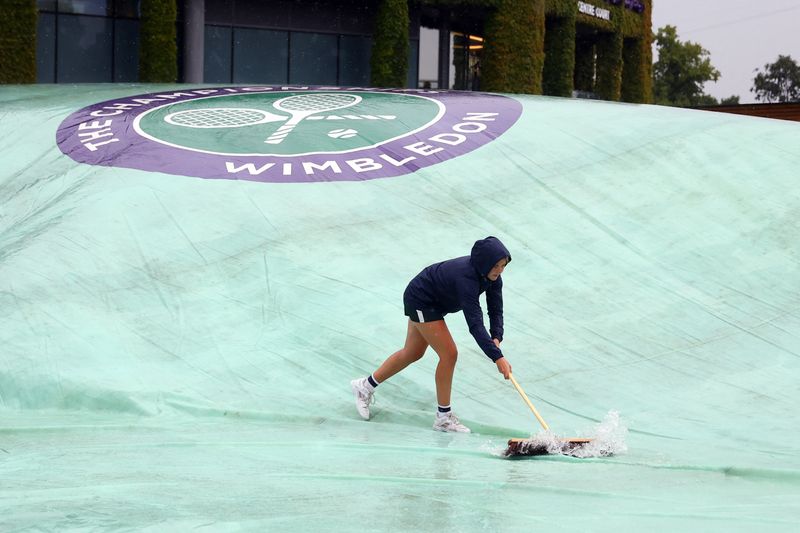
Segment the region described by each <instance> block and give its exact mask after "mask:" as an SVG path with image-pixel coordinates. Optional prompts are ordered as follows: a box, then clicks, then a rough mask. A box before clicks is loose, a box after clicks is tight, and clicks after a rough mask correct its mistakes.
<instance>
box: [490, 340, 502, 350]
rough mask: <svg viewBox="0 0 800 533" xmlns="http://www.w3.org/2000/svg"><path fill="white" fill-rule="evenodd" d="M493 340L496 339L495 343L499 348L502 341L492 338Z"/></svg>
mask: <svg viewBox="0 0 800 533" xmlns="http://www.w3.org/2000/svg"><path fill="white" fill-rule="evenodd" d="M492 340H493V341H494V345H495V346H497V347H498V348H499V347H500V341H499V340H497V339H492Z"/></svg>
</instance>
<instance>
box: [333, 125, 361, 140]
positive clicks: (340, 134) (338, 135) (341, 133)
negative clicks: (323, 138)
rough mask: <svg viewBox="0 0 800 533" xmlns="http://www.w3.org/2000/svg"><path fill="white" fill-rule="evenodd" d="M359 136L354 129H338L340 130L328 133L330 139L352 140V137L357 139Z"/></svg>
mask: <svg viewBox="0 0 800 533" xmlns="http://www.w3.org/2000/svg"><path fill="white" fill-rule="evenodd" d="M356 135H358V132H357V131H356V130H354V129H350V128H348V129H338V130H331V131H329V132H328V137H331V138H333V139H350V138H351V137H355V136H356Z"/></svg>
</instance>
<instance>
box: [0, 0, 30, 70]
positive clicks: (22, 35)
mask: <svg viewBox="0 0 800 533" xmlns="http://www.w3.org/2000/svg"><path fill="white" fill-rule="evenodd" d="M0 1H2V13H1V14H0V83H36V22H37V17H38V11H37V7H36V0H0Z"/></svg>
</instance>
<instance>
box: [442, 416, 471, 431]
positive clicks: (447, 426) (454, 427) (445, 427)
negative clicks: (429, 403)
mask: <svg viewBox="0 0 800 533" xmlns="http://www.w3.org/2000/svg"><path fill="white" fill-rule="evenodd" d="M433 429H435V430H436V431H445V432H447V433H470V430H469V428H468V427H467V426H465V425H464V424H462V423H461V422H459V420H458V417H457V416H456V414H455V413H454V412H452V411H450V412H449V413H436V421H435V422H434V423H433Z"/></svg>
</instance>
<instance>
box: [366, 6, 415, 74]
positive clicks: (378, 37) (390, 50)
mask: <svg viewBox="0 0 800 533" xmlns="http://www.w3.org/2000/svg"><path fill="white" fill-rule="evenodd" d="M408 27H409V18H408V2H407V1H406V0H381V3H380V5H379V6H378V12H377V15H376V17H375V31H374V33H373V43H372V56H371V57H370V70H371V83H372V85H373V86H374V87H405V85H406V78H407V74H408Z"/></svg>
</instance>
